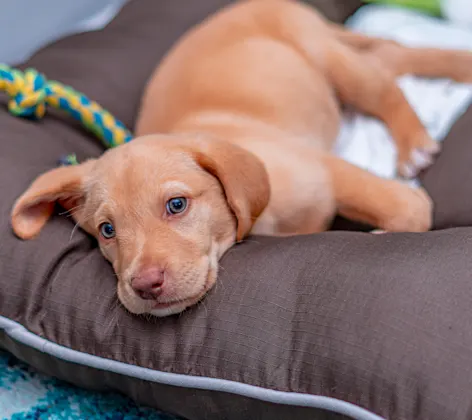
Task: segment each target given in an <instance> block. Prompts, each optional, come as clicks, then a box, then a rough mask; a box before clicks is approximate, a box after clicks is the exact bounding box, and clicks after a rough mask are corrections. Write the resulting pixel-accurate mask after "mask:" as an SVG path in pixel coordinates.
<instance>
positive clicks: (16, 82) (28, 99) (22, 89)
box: [0, 68, 51, 120]
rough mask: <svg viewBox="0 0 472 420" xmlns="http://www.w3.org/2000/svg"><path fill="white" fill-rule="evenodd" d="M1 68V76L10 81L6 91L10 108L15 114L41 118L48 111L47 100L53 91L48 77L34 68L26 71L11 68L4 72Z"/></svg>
mask: <svg viewBox="0 0 472 420" xmlns="http://www.w3.org/2000/svg"><path fill="white" fill-rule="evenodd" d="M2 70H3V69H1V68H0V77H3V78H5V79H6V80H8V81H9V82H10V83H9V84H8V85H7V86H6V91H7V94H8V96H9V97H10V100H9V101H8V110H9V111H10V112H11V113H12V114H13V115H15V116H19V117H23V118H30V119H35V120H36V119H40V118H42V117H43V116H44V114H45V112H46V100H47V97H48V95H50V93H51V89H50V88H49V86H48V82H47V80H46V78H45V77H44V76H43V75H42V74H41V73H38V72H37V71H36V70H34V69H26V70H25V72H24V73H23V72H21V71H19V70H13V71H12V70H11V69H10V71H9V72H3V73H2Z"/></svg>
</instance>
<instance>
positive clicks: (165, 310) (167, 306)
mask: <svg viewBox="0 0 472 420" xmlns="http://www.w3.org/2000/svg"><path fill="white" fill-rule="evenodd" d="M215 277H216V272H215V270H213V269H212V264H211V262H210V263H209V266H208V272H207V276H206V279H205V283H204V284H203V285H202V287H201V288H200V290H199V291H198V293H195V294H194V295H193V296H190V297H188V298H185V299H176V300H172V301H168V302H159V301H155V302H153V303H152V309H151V310H150V311H149V313H150V314H151V315H155V316H168V315H172V314H176V313H179V312H182V311H184V310H185V309H187V308H188V307H190V306H193V305H196V304H197V303H198V302H200V301H201V300H202V299H203V298H204V297H205V296H206V295H207V293H208V292H209V291H210V289H211V288H212V286H213V284H214V280H215Z"/></svg>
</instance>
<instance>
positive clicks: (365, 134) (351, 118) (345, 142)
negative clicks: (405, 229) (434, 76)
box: [336, 5, 472, 184]
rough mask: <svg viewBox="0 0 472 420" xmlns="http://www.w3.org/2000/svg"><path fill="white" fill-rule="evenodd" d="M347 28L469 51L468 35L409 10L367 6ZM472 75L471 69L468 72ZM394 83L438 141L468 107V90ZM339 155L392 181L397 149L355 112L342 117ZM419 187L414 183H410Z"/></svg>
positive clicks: (438, 83)
mask: <svg viewBox="0 0 472 420" xmlns="http://www.w3.org/2000/svg"><path fill="white" fill-rule="evenodd" d="M347 25H348V26H349V27H350V28H351V29H353V30H355V31H358V32H362V33H365V34H368V35H372V36H377V37H382V38H389V39H394V40H396V41H399V42H401V43H403V44H406V45H409V46H418V47H439V48H454V49H469V50H472V30H470V29H465V28H459V27H456V26H454V25H453V24H451V23H448V22H446V21H442V20H439V19H435V18H431V17H428V16H425V15H422V14H418V13H415V12H412V11H409V10H405V9H399V8H394V7H388V6H378V5H369V6H364V7H362V8H361V9H360V10H359V11H358V12H357V13H356V14H355V15H354V16H352V17H351V18H350V19H349V20H348V22H347ZM471 71H472V69H471ZM398 84H399V86H400V88H401V89H402V90H403V92H404V94H405V96H406V98H407V99H408V101H409V103H410V104H411V106H412V107H413V108H414V110H415V111H416V113H417V114H418V116H419V117H420V119H421V121H422V122H423V124H424V125H425V126H426V128H427V130H428V132H429V133H430V134H431V136H432V137H433V138H434V139H436V140H437V141H442V140H443V139H444V138H445V136H446V135H447V133H448V132H449V130H450V129H451V127H452V125H453V124H454V122H455V121H456V120H457V119H458V118H459V116H460V115H461V114H463V113H464V112H465V110H466V109H467V108H468V106H469V104H470V103H471V102H472V85H463V84H459V83H455V82H452V81H451V80H444V79H441V80H431V79H424V78H418V77H413V76H409V75H408V76H402V77H401V78H399V79H398ZM336 153H337V155H338V156H341V157H343V158H344V159H346V160H348V161H350V162H351V163H354V164H356V165H358V166H360V167H362V168H364V169H367V170H369V171H371V172H373V173H375V174H377V175H379V176H382V177H386V178H394V177H395V176H396V170H395V162H396V148H395V145H394V143H393V140H392V138H391V136H390V133H389V132H388V130H387V129H386V127H385V125H384V124H383V123H382V122H380V121H378V120H376V119H375V118H371V117H367V116H365V115H362V114H360V113H357V112H355V111H354V112H349V113H346V114H345V115H344V119H343V124H342V127H341V130H340V133H339V136H338V140H337V143H336ZM412 182H413V184H418V181H417V180H413V181H412Z"/></svg>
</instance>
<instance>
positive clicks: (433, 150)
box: [397, 132, 440, 179]
mask: <svg viewBox="0 0 472 420" xmlns="http://www.w3.org/2000/svg"><path fill="white" fill-rule="evenodd" d="M398 146H399V149H398V163H397V169H398V173H399V175H401V176H402V177H404V178H407V179H410V178H414V177H415V176H416V175H418V173H419V172H421V171H422V170H423V169H426V168H427V167H428V166H430V165H431V164H432V163H433V161H434V157H435V155H436V154H437V153H438V152H439V150H440V147H439V143H438V142H437V141H435V140H433V139H432V138H431V137H430V136H429V135H428V134H427V133H426V132H421V133H418V135H416V136H411V137H410V138H409V139H408V142H405V143H404V144H403V145H398Z"/></svg>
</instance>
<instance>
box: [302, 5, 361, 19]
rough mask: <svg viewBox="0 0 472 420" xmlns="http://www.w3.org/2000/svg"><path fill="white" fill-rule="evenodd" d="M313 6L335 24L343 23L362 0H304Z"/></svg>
mask: <svg viewBox="0 0 472 420" xmlns="http://www.w3.org/2000/svg"><path fill="white" fill-rule="evenodd" d="M303 1H305V3H308V4H311V5H312V6H314V7H316V8H317V9H318V10H319V11H320V12H321V13H323V14H324V15H325V16H326V17H327V18H328V19H330V20H332V21H333V22H337V23H343V22H344V21H345V20H346V19H347V18H348V17H349V16H351V15H352V14H353V13H354V12H355V11H356V10H357V9H358V8H359V7H361V6H362V1H361V0H303Z"/></svg>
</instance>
